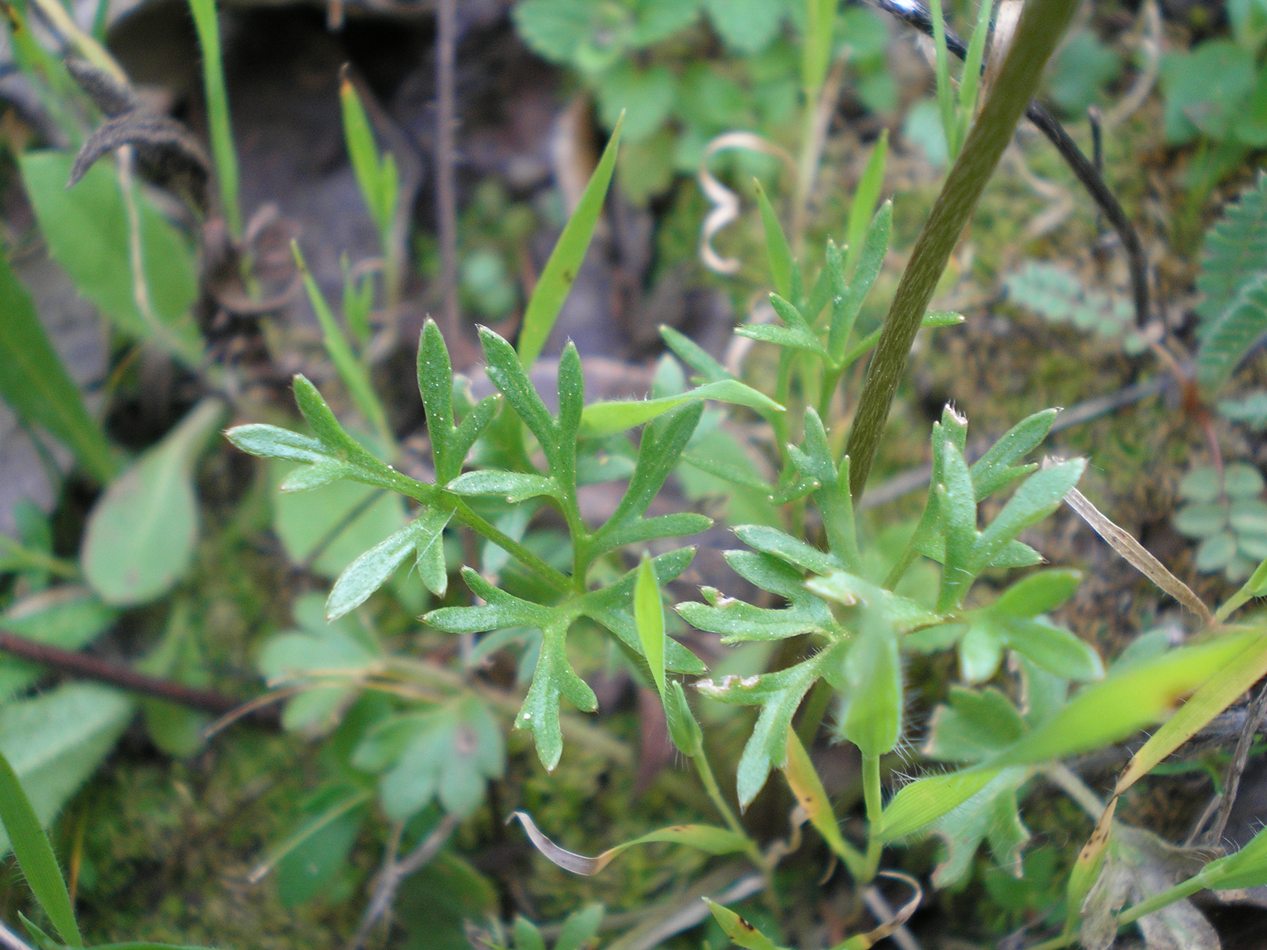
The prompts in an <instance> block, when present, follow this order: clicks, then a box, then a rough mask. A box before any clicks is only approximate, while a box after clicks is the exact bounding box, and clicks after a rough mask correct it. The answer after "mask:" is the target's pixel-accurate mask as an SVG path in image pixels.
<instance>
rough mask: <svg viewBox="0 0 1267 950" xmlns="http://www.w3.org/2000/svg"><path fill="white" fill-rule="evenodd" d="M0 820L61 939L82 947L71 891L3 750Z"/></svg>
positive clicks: (21, 865) (0, 772)
mask: <svg viewBox="0 0 1267 950" xmlns="http://www.w3.org/2000/svg"><path fill="white" fill-rule="evenodd" d="M0 822H3V823H4V830H5V833H6V834H8V836H9V842H10V843H11V844H12V845H13V856H14V857H15V858H17V859H18V866H19V867H21V868H22V875H23V876H24V877H25V878H26V883H27V885H28V886H29V887H30V888H31V893H32V894H34V895H35V899H36V901H37V902H38V903H39V905H40V907H42V908H43V909H44V913H46V914H47V915H48V919H49V920H50V921H52V923H53V926H54V927H56V928H57V932H58V933H59V934H61V936H62V939H63V940H65V941H66V942H67V943H68V944H70V945H71V946H72V947H82V946H83V944H84V938H83V937H82V936H80V934H79V925H78V924H77V923H76V922H75V909H74V907H72V906H71V902H70V892H68V891H67V890H66V882H65V881H64V880H63V879H62V872H61V869H60V868H59V867H58V866H57V856H56V855H55V854H53V846H52V845H51V844H49V842H48V835H46V834H45V833H44V829H43V828H42V827H41V826H40V820H39V818H38V817H36V814H35V809H34V808H32V807H31V800H30V799H29V798H27V797H26V792H25V791H24V790H23V788H22V783H21V782H20V781H18V773H17V772H15V771H14V770H13V766H12V765H10V764H9V760H8V759H7V758H6V757H5V756H4V754H3V753H0Z"/></svg>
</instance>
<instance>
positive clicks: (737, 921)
mask: <svg viewBox="0 0 1267 950" xmlns="http://www.w3.org/2000/svg"><path fill="white" fill-rule="evenodd" d="M704 903H705V904H707V905H708V910H709V912H710V913H711V914H712V915H713V919H714V920H715V921H717V924H718V926H719V927H721V929H722V932H723V933H724V934H725V935H726V936H727V937H729V938H730V939H731V941H732V942H733V943H735V944H736V945H737V946H740V947H744V948H745V950H782V948H780V947H779V945H778V944H776V943H775V942H774V941H773V940H771V939H770V938H769V937H767V936H766V935H765V934H763V933H762V932H761V931H760V930H759V929H758V928H757V926H756V925H755V924H754V923H752V921H750V920H748V919H747V918H746V917H740V916H739V915H738V914H736V913H735V912H734V911H733V910H731V909H730V908H729V907H724V906H723V905H721V904H718V903H717V902H716V901H714V900H710V899H709V898H707V897H705V898H704Z"/></svg>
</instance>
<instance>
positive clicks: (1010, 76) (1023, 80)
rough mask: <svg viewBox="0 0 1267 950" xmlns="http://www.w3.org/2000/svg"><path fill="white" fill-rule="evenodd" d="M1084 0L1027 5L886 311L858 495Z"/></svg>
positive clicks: (872, 370) (856, 429)
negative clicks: (953, 274)
mask: <svg viewBox="0 0 1267 950" xmlns="http://www.w3.org/2000/svg"><path fill="white" fill-rule="evenodd" d="M1077 5H1078V4H1077V0H1030V2H1029V3H1027V4H1026V5H1025V9H1024V11H1023V12H1022V13H1021V20H1020V24H1019V25H1018V26H1017V30H1016V35H1015V38H1014V40H1013V42H1012V46H1011V49H1009V51H1008V54H1007V57H1006V59H1005V60H1004V61H1003V68H1002V69H1001V70H1000V72H999V78H998V80H997V81H996V82H995V83H994V85H993V87H992V88H991V90H990V93H989V96H988V98H987V99H986V101H985V105H984V106H983V107H982V109H981V115H980V117H979V118H978V119H977V121H976V122H975V123H974V124H973V126H972V130H971V131H970V132H969V133H968V139H967V141H966V142H965V143H964V146H963V151H961V152H960V153H959V157H958V158H957V159H956V160H955V164H954V166H953V167H952V168H951V169H950V174H949V175H947V177H946V183H945V184H944V185H943V186H942V190H941V193H940V194H939V195H938V196H937V201H936V203H935V204H934V205H933V210H932V213H931V214H930V215H929V217H928V221H927V222H926V223H925V225H924V230H923V231H922V232H921V233H920V236H919V239H918V240H917V241H916V242H915V248H914V250H913V251H912V252H911V261H910V263H909V264H908V265H907V267H906V270H905V271H904V272H903V274H902V279H901V281H900V283H899V284H898V288H897V292H896V293H895V294H894V297H893V303H892V305H891V306H890V307H889V313H888V316H887V317H885V321H884V330H883V332H882V333H881V334H880V342H879V344H878V346H877V347H876V353H875V357H874V359H872V361H871V365H870V367H869V368H868V371H867V381H866V384H865V385H864V387H863V390H862V396H861V398H860V399H859V402H858V412H857V415H856V416H855V418H854V423H853V427H852V428H851V430H850V432H849V445H848V453H849V456H850V458H851V459H852V460H853V467H852V470H851V473H850V476H851V478H850V487H851V488H852V490H853V497H854V501H855V503H856V502H857V500H858V499H859V498H860V497H861V496H862V489H863V487H864V486H865V485H866V483H867V476H868V475H869V474H870V472H871V463H872V462H873V461H874V460H875V452H876V448H877V446H878V445H879V443H880V436H881V434H882V433H883V430H884V423H885V420H886V419H887V418H888V415H889V407H890V405H891V404H892V402H893V396H894V394H895V393H896V392H897V387H898V383H899V382H900V381H901V379H902V376H903V375H904V373H905V371H906V360H907V357H908V356H909V354H910V350H911V344H912V343H913V342H914V340H915V333H916V331H917V330H919V325H920V321H921V320H922V319H923V316H924V312H925V310H926V309H927V308H928V303H929V301H930V300H932V297H933V291H934V289H935V288H936V286H937V281H938V279H939V278H940V277H941V274H942V272H943V271H944V270H945V268H946V262H947V261H948V260H949V259H950V254H951V252H952V251H953V250H954V247H955V243H956V242H957V241H958V240H959V235H960V233H962V231H963V229H964V226H965V225H966V224H967V223H968V219H969V217H970V216H971V214H972V211H973V209H974V208H975V207H976V204H977V200H978V199H979V198H980V197H981V193H982V191H984V190H985V186H986V182H987V181H989V179H990V176H991V174H992V173H993V172H994V169H995V166H996V165H998V163H999V159H1000V158H1001V157H1002V156H1003V150H1004V149H1005V148H1007V145H1008V142H1010V141H1011V139H1012V132H1013V130H1015V128H1016V123H1017V122H1018V121H1019V120H1020V118H1021V116H1022V115H1023V114H1024V113H1025V108H1026V106H1028V105H1029V102H1030V100H1031V99H1033V98H1034V93H1035V92H1036V91H1037V89H1038V82H1039V79H1040V78H1041V77H1042V72H1043V66H1044V64H1045V63H1046V62H1047V60H1048V59H1049V58H1050V57H1051V54H1052V52H1053V51H1054V50H1055V48H1056V44H1057V43H1058V42H1059V41H1060V38H1061V36H1062V35H1064V32H1065V29H1066V27H1067V26H1068V25H1069V21H1070V19H1071V18H1072V17H1073V13H1074V10H1075V9H1076V8H1077Z"/></svg>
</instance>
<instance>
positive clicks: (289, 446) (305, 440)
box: [225, 422, 342, 487]
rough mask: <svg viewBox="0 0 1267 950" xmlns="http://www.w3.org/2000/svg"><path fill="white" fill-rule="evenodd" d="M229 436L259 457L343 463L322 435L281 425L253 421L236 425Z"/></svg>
mask: <svg viewBox="0 0 1267 950" xmlns="http://www.w3.org/2000/svg"><path fill="white" fill-rule="evenodd" d="M225 437H226V438H227V439H228V440H229V441H230V442H232V443H233V444H234V445H236V446H237V447H238V448H239V449H241V450H242V451H243V452H246V453H247V454H248V455H255V456H258V457H259V458H266V459H268V458H271V459H282V460H283V461H287V462H303V463H304V464H306V465H323V466H327V467H328V468H327V470H333V469H334V468H335V467H336V466H340V465H342V463H341V462H340V461H339V460H338V459H337V458H335V457H334V456H333V455H331V453H330V451H329V450H328V449H327V448H326V447H325V446H324V445H322V443H321V440H320V439H314V438H313V437H312V436H308V435H302V434H300V433H298V432H292V431H291V430H290V429H283V428H281V427H280V426H271V425H265V424H263V423H258V422H257V423H251V424H249V425H244V426H234V427H233V428H232V429H229V430H228V431H226V432H225ZM312 487H316V486H312Z"/></svg>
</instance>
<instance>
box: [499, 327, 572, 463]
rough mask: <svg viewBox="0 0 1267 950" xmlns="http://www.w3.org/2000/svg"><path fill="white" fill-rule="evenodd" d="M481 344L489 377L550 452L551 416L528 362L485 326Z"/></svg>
mask: <svg viewBox="0 0 1267 950" xmlns="http://www.w3.org/2000/svg"><path fill="white" fill-rule="evenodd" d="M480 346H482V347H483V348H484V358H485V359H486V360H487V361H488V367H487V371H488V378H489V379H490V380H491V381H492V383H493V385H494V386H496V387H497V388H498V389H499V390H500V391H501V394H502V395H503V396H505V397H506V402H507V404H508V405H509V406H510V408H511V409H513V410H514V411H515V414H516V415H517V416H519V418H520V419H522V420H523V423H524V425H526V426H527V427H528V431H529V432H531V433H532V434H533V435H534V436H536V438H537V441H538V442H539V443H541V448H542V450H543V451H544V452H545V453H546V457H547V458H549V457H551V456H553V455H554V454H555V452H556V449H557V442H558V435H557V433H556V431H555V422H554V417H553V416H551V415H550V410H549V409H547V408H546V404H545V402H544V401H543V400H542V398H541V396H540V395H539V394H538V393H537V390H536V387H535V386H533V384H532V380H531V379H529V378H528V373H527V372H526V370H525V368H524V366H525V365H527V364H521V362H520V357H519V356H517V355H516V354H515V351H514V349H513V348H512V347H511V345H510V344H509V343H507V342H506V341H505V340H504V339H502V338H501V337H500V336H498V335H497V334H496V333H494V332H493V331H492V330H489V329H487V328H486V327H481V328H480Z"/></svg>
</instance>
